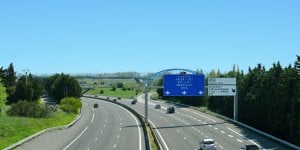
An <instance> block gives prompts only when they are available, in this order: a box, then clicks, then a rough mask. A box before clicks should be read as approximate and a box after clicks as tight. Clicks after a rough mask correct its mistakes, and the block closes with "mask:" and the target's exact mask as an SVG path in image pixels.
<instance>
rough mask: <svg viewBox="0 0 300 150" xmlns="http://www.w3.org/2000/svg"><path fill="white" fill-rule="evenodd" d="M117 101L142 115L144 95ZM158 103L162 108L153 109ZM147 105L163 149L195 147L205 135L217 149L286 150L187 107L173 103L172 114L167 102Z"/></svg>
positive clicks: (192, 148)
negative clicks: (253, 148)
mask: <svg viewBox="0 0 300 150" xmlns="http://www.w3.org/2000/svg"><path fill="white" fill-rule="evenodd" d="M119 102H121V103H124V104H126V105H128V106H130V107H132V108H133V109H134V110H136V111H137V112H138V113H140V114H142V115H144V107H145V106H144V97H143V96H140V97H138V103H136V104H135V105H131V104H130V101H129V100H121V101H119ZM158 103H159V104H161V107H162V108H161V109H154V105H155V104H158ZM148 104H149V105H148V106H149V107H148V108H149V112H148V114H149V116H148V117H149V121H150V122H152V123H153V124H154V126H155V127H154V128H155V130H156V131H157V132H158V134H159V137H160V138H161V141H162V145H163V147H164V148H165V149H166V150H196V149H199V148H200V144H199V142H200V141H201V140H203V139H205V138H212V139H214V140H215V142H216V147H217V149H222V150H239V149H240V148H241V147H242V146H243V145H245V144H256V145H258V146H260V147H261V148H262V149H274V150H285V149H288V148H286V147H283V146H282V145H279V144H278V143H275V142H274V141H272V140H270V139H267V138H265V137H263V136H261V135H260V134H257V133H255V132H253V131H250V130H248V129H245V128H243V127H240V126H237V125H235V124H232V123H230V122H226V121H224V120H222V119H219V118H217V117H214V116H210V115H208V114H205V113H202V112H199V111H196V110H193V109H191V108H188V107H182V106H175V113H174V114H166V109H167V108H168V106H170V104H168V103H165V102H164V101H153V100H150V101H149V102H148Z"/></svg>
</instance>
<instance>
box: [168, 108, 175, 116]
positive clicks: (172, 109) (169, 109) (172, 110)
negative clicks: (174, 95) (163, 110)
mask: <svg viewBox="0 0 300 150" xmlns="http://www.w3.org/2000/svg"><path fill="white" fill-rule="evenodd" d="M167 113H168V114H169V113H175V108H174V106H169V107H168V109H167Z"/></svg>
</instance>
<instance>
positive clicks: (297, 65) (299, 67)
mask: <svg viewBox="0 0 300 150" xmlns="http://www.w3.org/2000/svg"><path fill="white" fill-rule="evenodd" d="M295 68H296V69H297V71H298V74H300V56H298V55H297V61H296V62H295Z"/></svg>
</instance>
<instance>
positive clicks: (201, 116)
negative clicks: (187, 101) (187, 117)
mask: <svg viewBox="0 0 300 150" xmlns="http://www.w3.org/2000/svg"><path fill="white" fill-rule="evenodd" d="M193 113H194V114H196V115H199V116H201V117H203V118H206V119H208V120H210V121H212V122H217V121H216V120H214V119H211V118H209V117H206V116H204V115H201V114H198V113H195V112H193Z"/></svg>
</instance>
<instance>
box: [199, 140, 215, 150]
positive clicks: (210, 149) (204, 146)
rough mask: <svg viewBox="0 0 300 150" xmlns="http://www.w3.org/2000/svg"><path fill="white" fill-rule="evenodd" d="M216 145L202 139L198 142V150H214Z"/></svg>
mask: <svg viewBox="0 0 300 150" xmlns="http://www.w3.org/2000/svg"><path fill="white" fill-rule="evenodd" d="M216 149H217V147H216V144H215V141H214V140H213V139H204V140H202V141H201V142H200V150H216Z"/></svg>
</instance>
